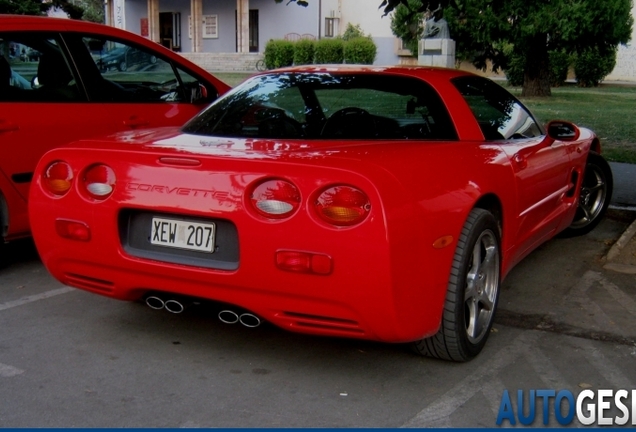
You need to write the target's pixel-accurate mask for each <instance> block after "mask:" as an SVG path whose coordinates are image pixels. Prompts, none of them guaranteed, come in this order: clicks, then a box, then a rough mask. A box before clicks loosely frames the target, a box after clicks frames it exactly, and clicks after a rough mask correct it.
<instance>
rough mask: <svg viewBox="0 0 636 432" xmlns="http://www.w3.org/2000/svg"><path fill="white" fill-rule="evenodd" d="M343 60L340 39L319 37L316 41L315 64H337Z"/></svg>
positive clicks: (342, 46)
mask: <svg viewBox="0 0 636 432" xmlns="http://www.w3.org/2000/svg"><path fill="white" fill-rule="evenodd" d="M343 60H344V41H343V40H342V39H320V40H319V41H318V42H316V56H315V62H316V63H317V64H339V63H342V61H343Z"/></svg>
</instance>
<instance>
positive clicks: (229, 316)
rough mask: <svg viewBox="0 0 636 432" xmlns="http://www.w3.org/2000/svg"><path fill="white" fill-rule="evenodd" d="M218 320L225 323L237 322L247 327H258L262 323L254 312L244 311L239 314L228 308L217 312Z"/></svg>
mask: <svg viewBox="0 0 636 432" xmlns="http://www.w3.org/2000/svg"><path fill="white" fill-rule="evenodd" d="M219 320H220V321H221V322H223V323H225V324H236V323H237V322H238V323H241V324H243V325H244V326H245V327H249V328H255V327H258V326H259V325H261V323H262V320H261V319H260V318H259V317H257V316H256V315H254V314H251V313H247V312H245V313H242V314H240V315H239V314H238V313H236V312H234V311H233V310H229V309H225V310H222V311H221V312H219Z"/></svg>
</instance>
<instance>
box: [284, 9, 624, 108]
mask: <svg viewBox="0 0 636 432" xmlns="http://www.w3.org/2000/svg"><path fill="white" fill-rule="evenodd" d="M276 1H279V2H280V1H283V0H276ZM293 1H295V2H297V3H299V4H300V3H301V1H302V0H288V3H289V2H293ZM303 3H305V6H306V5H307V1H303ZM411 3H419V6H418V5H417V4H415V5H413V6H412V5H411ZM398 5H403V6H404V7H405V8H407V9H408V12H407V18H409V19H413V20H414V21H417V18H416V14H418V13H422V12H424V11H425V10H426V9H431V10H432V9H435V8H437V6H438V5H441V7H442V8H443V9H444V17H445V19H446V21H448V25H449V28H450V31H451V37H452V38H453V39H455V41H456V42H457V47H456V52H457V55H458V57H459V58H461V59H466V60H469V61H471V62H472V63H473V64H474V65H475V66H476V67H478V68H480V69H486V67H487V66H488V64H490V65H491V67H492V69H493V70H495V71H496V70H499V69H502V68H505V67H506V65H507V62H508V60H509V59H508V57H509V56H507V55H506V54H505V53H504V49H503V48H504V47H506V46H509V45H511V46H512V47H513V48H512V53H513V55H515V56H517V57H519V58H521V59H522V61H523V65H524V68H523V69H524V78H523V90H522V95H524V96H548V95H550V60H549V54H548V53H549V52H551V51H559V52H565V53H568V54H579V53H584V52H588V51H589V50H597V51H598V52H599V53H601V54H600V55H601V56H609V55H610V54H611V52H612V51H614V52H615V51H616V49H617V48H618V45H619V44H626V43H627V42H629V40H630V38H631V33H632V26H633V18H632V16H631V9H632V0H603V1H599V0H576V1H575V0H435V1H432V2H430V4H429V2H428V1H426V0H383V1H382V2H381V4H380V9H383V11H384V15H387V14H388V13H390V12H392V11H394V10H395V9H396V8H397V7H398Z"/></svg>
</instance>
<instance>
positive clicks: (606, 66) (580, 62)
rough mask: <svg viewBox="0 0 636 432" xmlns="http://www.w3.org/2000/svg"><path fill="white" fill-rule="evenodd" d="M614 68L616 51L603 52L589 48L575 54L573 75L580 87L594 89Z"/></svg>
mask: <svg viewBox="0 0 636 432" xmlns="http://www.w3.org/2000/svg"><path fill="white" fill-rule="evenodd" d="M614 66H616V49H613V50H608V51H605V52H602V51H600V50H599V49H598V48H590V49H587V50H586V51H583V52H582V53H579V54H577V56H576V59H575V60H574V74H575V75H576V81H577V83H578V85H579V86H580V87H596V86H598V85H599V83H600V82H601V81H602V80H603V78H605V77H606V76H607V75H609V74H610V73H611V72H612V70H614Z"/></svg>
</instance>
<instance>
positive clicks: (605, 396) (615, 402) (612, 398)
mask: <svg viewBox="0 0 636 432" xmlns="http://www.w3.org/2000/svg"><path fill="white" fill-rule="evenodd" d="M537 405H540V406H541V407H542V412H543V424H544V425H547V424H548V423H549V421H550V418H551V417H553V418H555V419H556V421H557V422H558V423H559V424H560V425H569V424H570V423H572V421H573V420H574V416H575V415H576V418H577V420H578V421H579V422H580V423H581V424H582V425H584V426H590V425H597V426H612V425H618V426H623V425H626V424H628V423H629V424H631V425H632V426H633V425H636V390H631V391H629V390H600V389H599V390H596V391H593V390H583V391H581V392H580V393H579V394H578V396H577V397H574V395H573V394H572V392H571V391H569V390H560V391H558V392H557V391H556V390H529V391H527V392H526V391H524V390H517V403H516V406H513V404H512V400H511V398H510V394H509V393H508V390H504V392H503V395H502V396H501V404H500V405H499V414H497V425H501V424H503V423H504V422H506V421H507V422H509V424H510V425H512V426H514V425H516V424H517V422H519V423H520V424H522V425H531V424H533V423H534V421H535V417H536V412H537Z"/></svg>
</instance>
